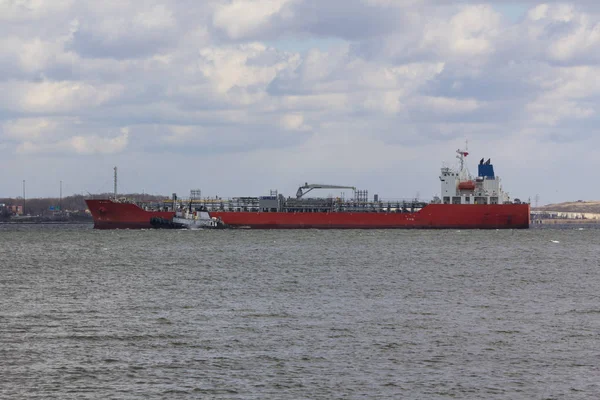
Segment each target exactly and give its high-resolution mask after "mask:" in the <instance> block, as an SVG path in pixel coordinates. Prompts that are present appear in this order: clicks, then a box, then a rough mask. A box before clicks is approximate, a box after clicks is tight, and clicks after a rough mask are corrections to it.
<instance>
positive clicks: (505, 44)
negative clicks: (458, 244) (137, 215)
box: [0, 0, 600, 198]
mask: <svg viewBox="0 0 600 400" xmlns="http://www.w3.org/2000/svg"><path fill="white" fill-rule="evenodd" d="M518 3H519V4H520V5H522V6H527V7H529V9H528V10H527V12H526V13H524V15H523V18H520V19H518V20H514V19H513V20H509V19H507V18H504V17H503V15H502V14H501V13H500V12H498V11H497V10H500V9H501V8H499V7H497V5H498V4H500V3H499V1H498V0H495V1H483V2H482V1H475V0H473V1H469V0H465V1H447V2H439V1H434V0H406V1H401V0H398V1H395V0H327V1H322V0H255V1H249V0H246V1H245V0H207V1H203V2H195V1H188V0H185V1H174V0H148V1H147V2H145V3H144V7H140V6H139V2H135V1H131V0H104V1H102V2H95V1H87V0H84V1H73V0H52V1H42V0H0V90H1V91H2V93H3V96H1V97H0V127H1V131H0V141H1V142H2V144H1V146H2V149H3V161H2V162H5V163H9V162H10V163H15V162H19V160H27V161H29V163H27V162H23V164H22V165H23V166H24V168H25V169H23V173H24V174H26V173H30V174H34V173H35V171H33V170H27V168H29V167H28V165H33V164H34V161H35V162H40V161H39V160H42V159H44V160H50V161H47V162H48V163H49V164H48V165H49V167H48V170H53V168H58V167H57V166H58V165H59V164H58V163H57V161H52V159H51V156H52V155H53V154H60V155H61V159H65V160H69V157H71V156H73V157H75V156H77V157H76V158H74V159H76V160H78V161H77V162H79V163H80V162H82V160H86V162H87V160H89V162H90V163H91V164H90V165H89V166H88V168H90V169H100V168H102V169H103V168H105V166H104V165H103V164H101V163H100V161H97V160H96V158H95V157H81V156H82V155H83V156H86V155H88V156H91V155H101V156H102V157H97V159H103V160H110V162H111V163H113V162H117V161H118V160H119V159H121V160H126V162H127V164H128V165H130V166H131V168H136V167H135V165H138V164H139V165H145V166H146V167H147V170H148V174H151V175H153V176H158V177H160V176H166V175H169V176H170V174H167V173H166V172H165V168H164V165H171V164H174V163H176V162H179V161H180V160H181V159H185V158H186V157H189V163H190V164H189V166H190V168H191V167H192V166H193V165H195V164H194V163H198V164H199V165H201V166H204V167H207V168H210V165H214V163H215V162H218V163H219V165H223V167H222V168H221V170H220V171H219V173H218V175H219V177H221V178H222V179H217V178H214V180H211V181H210V182H211V184H213V185H224V184H225V183H226V182H234V183H235V182H236V179H237V180H239V172H238V171H239V169H240V168H244V169H249V170H250V169H260V168H264V169H260V170H261V175H260V177H259V178H248V179H249V182H255V183H256V181H255V180H254V179H260V180H261V181H266V182H267V183H268V182H269V181H271V180H272V181H275V182H284V181H285V182H288V181H294V182H295V181H296V180H297V179H301V180H303V179H305V178H304V177H300V176H298V174H301V175H303V174H302V172H299V171H305V170H306V171H307V174H309V173H310V174H315V175H316V174H318V173H319V172H323V171H326V173H331V174H334V175H335V179H339V180H341V181H347V180H350V181H352V180H353V179H352V177H353V176H355V175H356V176H360V179H364V180H365V182H369V181H370V180H374V181H373V183H374V185H375V186H377V185H380V186H383V185H384V182H383V181H377V180H378V179H380V178H378V177H379V176H384V175H385V174H386V173H387V172H386V170H387V169H388V168H390V169H393V168H398V170H403V169H405V168H408V167H409V166H408V165H407V164H410V168H411V170H415V171H417V172H415V174H417V175H418V174H425V173H426V174H427V176H424V175H420V176H419V179H415V180H414V181H413V182H411V183H412V184H415V185H421V184H422V183H421V181H423V179H428V180H430V184H431V185H435V184H436V181H435V176H436V175H435V174H436V173H437V171H436V170H435V169H436V168H433V167H432V164H436V163H438V161H440V160H439V159H438V158H441V157H442V155H443V154H444V149H450V150H448V151H449V152H452V150H453V149H454V148H455V147H456V146H457V145H460V144H461V143H462V141H463V140H464V138H465V136H468V137H469V138H470V139H471V146H472V147H473V149H474V152H475V153H478V151H477V150H480V151H481V152H484V151H486V152H487V151H489V152H496V151H497V152H499V153H500V154H501V155H502V157H505V161H506V164H510V166H509V165H505V166H504V168H502V170H503V171H505V172H506V174H508V175H510V173H511V172H510V171H511V168H512V165H518V163H519V162H520V161H519V159H518V157H521V156H523V154H527V152H532V153H536V148H540V149H543V151H546V152H552V151H556V150H557V149H558V148H559V147H557V146H572V149H573V151H575V152H577V151H578V150H577V149H580V150H579V151H581V152H583V150H584V147H589V146H590V144H591V143H595V142H594V140H595V139H594V137H595V136H598V133H599V132H598V128H596V126H597V124H598V122H599V119H600V118H599V116H598V100H599V99H600V83H598V82H600V81H599V80H598V79H596V77H597V75H598V72H600V71H599V68H600V56H599V54H600V7H599V6H598V5H597V3H596V4H594V2H577V3H573V2H571V3H559V2H546V3H545V4H539V2H536V1H529V0H523V1H522V2H518ZM122 127H127V130H124V131H122V132H120V133H116V132H119V129H121V128H122ZM581 143H584V144H581ZM577 146H580V147H577ZM514 147H519V150H518V152H514V153H518V154H513V153H511V152H510V151H508V149H510V148H514ZM569 148H571V147H569ZM199 154H201V156H199ZM582 154H583V153H582ZM265 155H268V157H269V159H272V160H277V163H278V164H277V165H282V167H281V168H276V169H274V168H265V167H261V165H260V162H259V161H260V160H264V159H265ZM490 155H491V154H490ZM194 156H195V157H194ZM538 156H539V164H540V165H543V163H544V162H545V159H544V158H543V157H542V155H539V154H538V155H536V157H538ZM44 157H50V158H44ZM120 157H122V158H120ZM157 157H158V158H160V159H161V160H163V161H164V163H160V164H161V165H160V166H156V165H154V164H156V163H155V162H154V161H155V160H156V158H157ZM399 158H403V160H410V163H409V162H406V163H405V161H403V160H400V159H399ZM582 158H583V157H582ZM205 159H206V160H208V159H210V163H208V161H206V163H207V164H205V161H204V160H205ZM7 160H8V161H7ZM94 160H96V161H94ZM65 162H66V161H65ZM106 162H108V161H106ZM123 162H125V161H123ZM574 162H583V161H579V160H575V161H574ZM586 162H587V163H594V162H593V161H586ZM94 163H95V164H94ZM228 163H229V164H231V165H235V168H233V167H231V168H230V167H227V165H228ZM245 163H246V164H245ZM3 165H4V164H3ZM11 165H12V164H11ZM65 165H66V164H65ZM594 165H595V164H594ZM586 166H587V167H589V165H587V164H586ZM597 167H600V165H597ZM531 168H538V167H531ZM539 168H540V169H542V167H541V166H540V167H539ZM28 171H29V172H28ZM345 171H346V172H345ZM364 171H368V172H364ZM60 173H61V174H62V175H63V176H64V177H65V179H66V177H67V175H68V174H71V175H72V176H73V180H77V179H79V182H80V183H81V184H83V183H84V182H85V178H84V177H82V178H79V177H76V176H75V173H73V172H70V171H67V170H63V171H60ZM344 174H346V175H344ZM351 174H352V175H351ZM367 174H372V175H369V177H367ZM429 175H432V176H429ZM24 178H25V179H26V178H27V177H24ZM322 178H323V179H326V178H327V176H324V177H322ZM140 179H141V177H140ZM211 179H212V178H211ZM407 179H408V178H407ZM411 179H412V178H411ZM513 179H515V180H517V183H516V184H515V186H517V187H519V185H520V183H519V182H521V179H522V178H521V177H520V176H519V174H514V176H513ZM155 181H156V182H159V183H158V185H160V186H158V187H157V188H156V189H155V190H157V191H161V192H164V193H170V192H171V191H175V190H180V191H181V189H177V188H171V187H170V185H178V184H181V185H188V184H189V182H188V181H187V180H182V181H181V182H179V181H177V180H168V181H166V180H162V179H157V180H155ZM184 181H185V182H184ZM505 181H506V183H507V185H508V186H512V183H511V182H508V180H505ZM162 182H168V183H162ZM350 183H353V182H350ZM147 185H148V184H147ZM17 186H18V185H17ZM269 186H270V185H269ZM520 187H522V188H527V186H526V185H525V184H523V185H521V186H520ZM185 189H186V190H187V189H189V187H188V188H185ZM399 189H400V188H399ZM418 189H420V190H423V188H422V187H419V188H418ZM549 190H550V189H549ZM219 191H221V190H220V189H219ZM423 191H424V190H423ZM0 194H1V193H0ZM234 194H240V193H234ZM241 194H243V193H241ZM398 195H402V193H398ZM411 195H412V194H411ZM597 197H598V198H600V192H599V193H598V196H597Z"/></svg>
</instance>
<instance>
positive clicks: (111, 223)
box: [86, 200, 530, 229]
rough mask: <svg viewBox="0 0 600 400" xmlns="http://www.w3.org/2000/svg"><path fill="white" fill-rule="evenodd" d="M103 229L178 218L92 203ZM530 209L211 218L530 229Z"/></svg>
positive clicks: (295, 225) (257, 224)
mask: <svg viewBox="0 0 600 400" xmlns="http://www.w3.org/2000/svg"><path fill="white" fill-rule="evenodd" d="M86 202H87V205H88V207H89V209H90V212H91V213H92V217H93V218H94V227H95V228H97V229H117V228H130V229H136V228H138V229H139V228H152V225H151V224H150V219H151V218H153V217H159V218H163V219H166V220H171V219H172V218H173V215H174V214H173V213H172V212H159V211H145V210H143V209H141V208H139V207H138V206H136V205H135V204H127V203H114V202H112V201H111V200H87V201H86ZM529 213H530V209H529V204H490V205H483V204H480V205H459V204H429V205H427V206H426V207H425V208H423V209H422V210H421V211H419V212H415V213H369V212H365V213H347V212H344V213H334V212H332V213H323V212H321V213H285V212H227V211H218V212H211V213H210V215H211V216H212V217H217V218H221V220H222V221H223V222H224V223H225V224H227V225H229V226H231V227H248V228H254V229H527V228H529Z"/></svg>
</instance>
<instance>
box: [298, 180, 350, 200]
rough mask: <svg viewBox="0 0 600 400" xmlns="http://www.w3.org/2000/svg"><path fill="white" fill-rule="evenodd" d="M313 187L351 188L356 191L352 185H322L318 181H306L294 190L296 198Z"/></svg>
mask: <svg viewBox="0 0 600 400" xmlns="http://www.w3.org/2000/svg"><path fill="white" fill-rule="evenodd" d="M314 189H352V190H353V191H354V192H356V188H355V187H354V186H339V185H323V184H319V183H311V184H310V185H309V184H308V183H305V184H304V186H300V187H299V188H298V191H297V192H296V198H297V199H300V198H301V197H302V196H304V195H305V194H306V193H308V192H310V191H311V190H314Z"/></svg>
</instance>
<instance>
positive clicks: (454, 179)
mask: <svg viewBox="0 0 600 400" xmlns="http://www.w3.org/2000/svg"><path fill="white" fill-rule="evenodd" d="M456 153H457V156H456V158H458V160H459V167H458V168H457V169H452V168H449V167H442V169H441V174H440V181H441V202H442V203H444V204H505V203H510V197H509V196H508V193H506V192H504V191H503V190H502V185H501V181H500V178H499V177H497V176H495V174H494V166H493V165H492V164H491V160H489V159H488V160H487V161H484V159H481V161H480V162H479V168H478V176H476V177H473V176H471V174H470V173H469V170H468V169H467V167H466V165H465V161H466V158H467V156H468V155H469V152H468V151H467V150H460V149H459V150H456ZM515 202H518V200H515Z"/></svg>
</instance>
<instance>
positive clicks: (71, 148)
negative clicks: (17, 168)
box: [16, 128, 129, 155]
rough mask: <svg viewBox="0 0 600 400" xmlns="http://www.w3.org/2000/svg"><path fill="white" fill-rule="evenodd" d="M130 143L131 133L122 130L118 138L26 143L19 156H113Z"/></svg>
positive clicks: (22, 145)
mask: <svg viewBox="0 0 600 400" xmlns="http://www.w3.org/2000/svg"><path fill="white" fill-rule="evenodd" d="M128 143H129V131H128V130H127V128H123V129H122V130H121V135H120V136H116V137H109V138H106V137H99V136H73V137H71V138H69V139H67V140H62V141H59V142H41V143H40V142H34V141H25V142H23V143H21V144H19V145H18V146H17V149H16V151H17V153H19V154H40V153H62V154H69V153H72V154H77V155H94V154H113V153H120V152H122V151H123V150H125V148H126V147H127V144H128Z"/></svg>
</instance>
